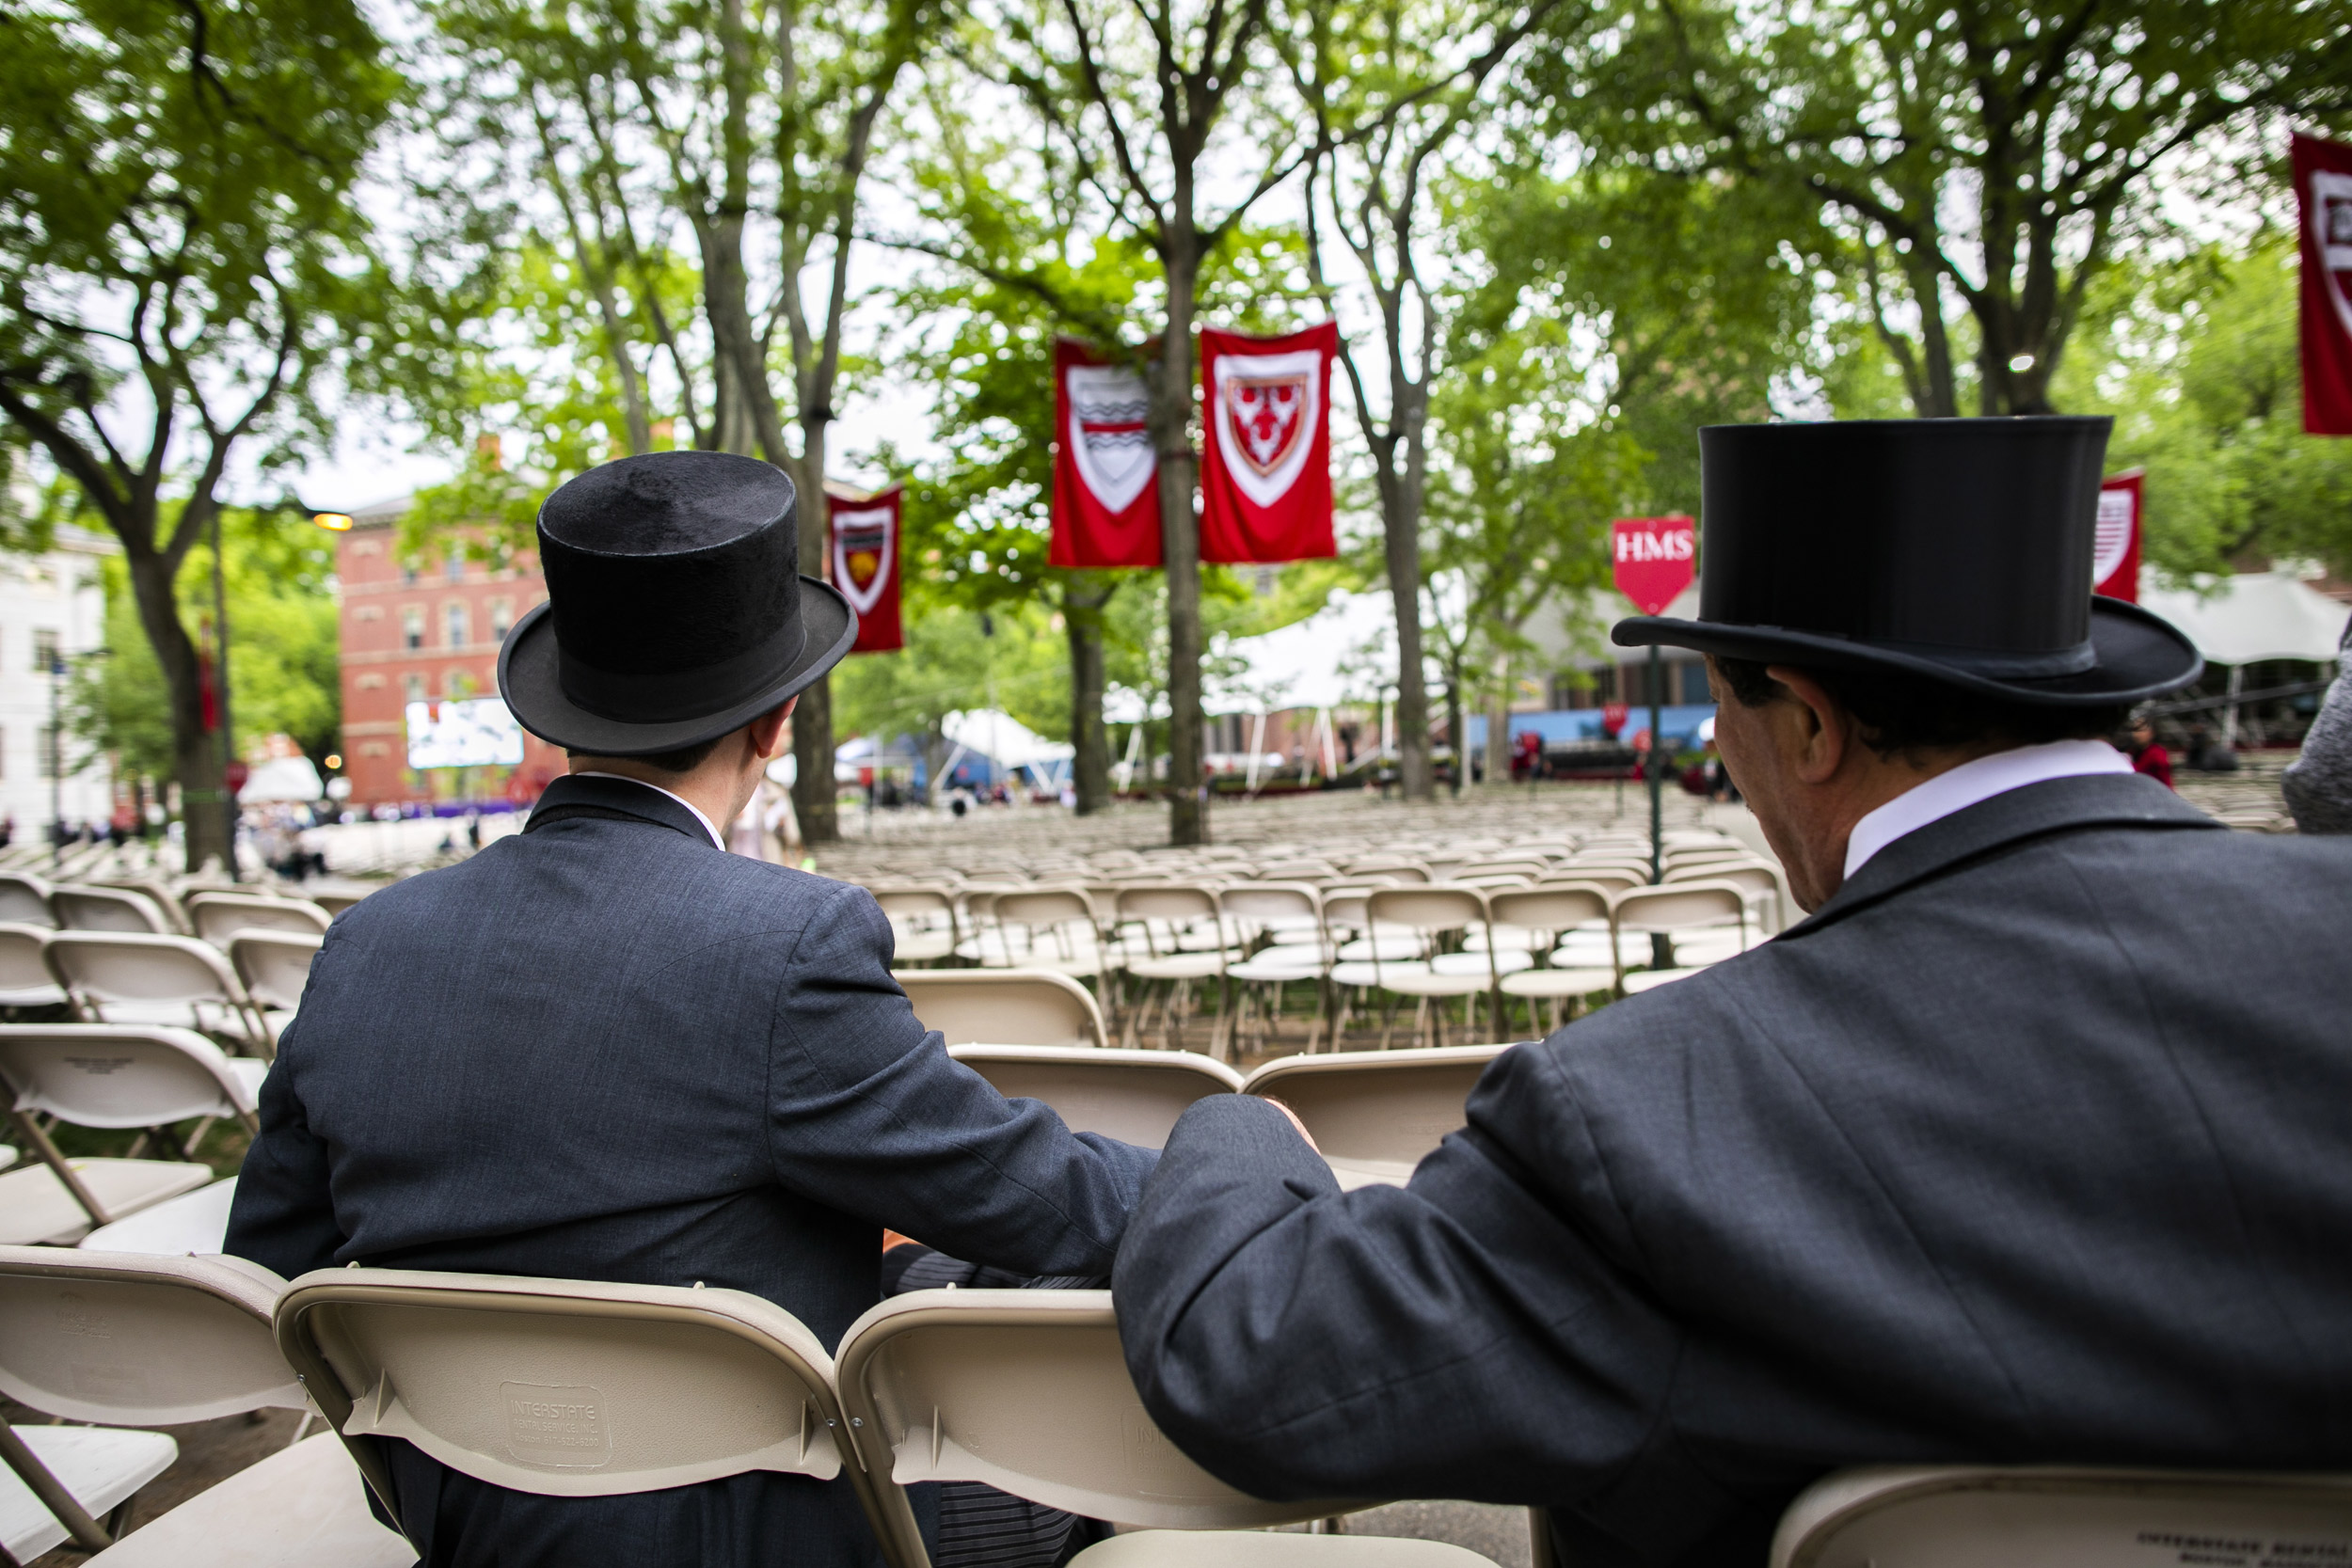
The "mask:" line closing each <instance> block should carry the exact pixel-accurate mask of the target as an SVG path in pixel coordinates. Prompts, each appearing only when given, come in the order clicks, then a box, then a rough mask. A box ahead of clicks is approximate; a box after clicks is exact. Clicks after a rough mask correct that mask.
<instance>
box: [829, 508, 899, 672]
mask: <svg viewBox="0 0 2352 1568" xmlns="http://www.w3.org/2000/svg"><path fill="white" fill-rule="evenodd" d="M905 496H906V490H905V487H904V486H902V485H898V484H894V485H892V486H891V487H890V488H889V489H887V490H882V491H879V492H877V493H876V494H874V495H871V496H867V497H866V498H864V499H850V497H848V496H845V495H840V494H837V493H835V492H833V491H831V490H828V491H827V492H826V499H827V500H828V501H829V502H830V503H831V509H832V523H833V559H832V560H831V561H830V562H827V564H828V565H829V566H830V567H831V569H832V573H833V585H834V587H835V588H838V589H840V590H841V595H842V597H844V598H846V599H848V600H849V601H850V609H851V610H856V611H857V641H855V642H853V643H851V644H850V652H851V653H853V654H886V653H889V652H890V651H891V650H892V649H894V648H903V647H905V646H906V645H907V640H906V637H905V635H904V634H903V633H902V632H901V631H900V630H899V626H898V505H899V502H900V501H901V500H903V499H905Z"/></svg>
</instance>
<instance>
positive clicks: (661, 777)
mask: <svg viewBox="0 0 2352 1568" xmlns="http://www.w3.org/2000/svg"><path fill="white" fill-rule="evenodd" d="M716 761H718V758H717V757H715V756H714V757H712V758H711V759H710V762H716ZM568 771H570V772H574V773H603V774H607V775H610V776H611V777H613V778H620V779H633V780H635V781H636V782H637V783H639V784H649V785H651V786H652V787H653V788H655V789H658V790H660V791H661V792H662V793H663V794H665V795H672V796H675V797H676V798H677V799H678V800H683V801H685V802H686V803H687V804H688V805H690V806H691V807H693V808H694V811H695V813H696V814H697V815H699V816H701V817H702V819H703V821H704V822H706V823H707V824H708V825H709V827H710V831H711V835H712V836H713V837H714V838H721V839H722V840H723V835H724V833H725V832H726V825H727V824H728V823H730V822H732V821H734V820H735V816H736V813H735V811H734V810H733V809H732V808H733V794H734V787H735V780H734V778H733V776H732V775H731V774H729V773H727V772H724V771H723V770H722V769H720V768H713V767H711V766H710V765H709V764H708V763H706V764H705V765H704V766H703V767H700V768H695V769H693V770H692V771H691V772H688V773H671V772H666V771H664V770H663V769H661V768H649V767H647V766H646V765H645V764H644V762H642V761H640V760H638V759H637V758H635V757H574V758H572V761H571V767H570V768H569V769H568Z"/></svg>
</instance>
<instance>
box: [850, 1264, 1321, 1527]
mask: <svg viewBox="0 0 2352 1568" xmlns="http://www.w3.org/2000/svg"><path fill="white" fill-rule="evenodd" d="M840 1387H841V1402H842V1407H843V1409H844V1410H845V1412H846V1413H847V1414H848V1415H849V1417H850V1420H851V1422H852V1425H851V1426H850V1440H851V1441H852V1442H854V1443H855V1444H856V1445H857V1447H858V1451H859V1452H860V1453H861V1454H862V1455H864V1456H865V1461H866V1465H865V1467H866V1470H867V1471H868V1472H869V1473H871V1474H873V1475H874V1476H876V1477H885V1476H886V1477H888V1478H889V1479H890V1480H891V1481H896V1482H897V1483H898V1486H896V1487H887V1488H884V1489H883V1490H882V1507H883V1509H884V1510H885V1513H886V1519H887V1528H885V1529H884V1531H883V1535H882V1541H883V1545H884V1549H885V1551H886V1552H888V1553H889V1555H890V1556H891V1557H892V1559H893V1560H894V1561H895V1562H896V1563H898V1564H899V1568H908V1565H911V1564H920V1563H922V1562H924V1560H925V1557H924V1552H923V1546H922V1542H921V1539H920V1537H919V1536H917V1535H916V1533H915V1529H914V1513H913V1511H912V1510H911V1509H910V1508H909V1507H908V1506H907V1501H906V1495H905V1493H904V1492H903V1491H901V1490H899V1488H901V1487H904V1486H906V1485H908V1484H910V1483H912V1482H914V1481H983V1482H985V1483H987V1484H988V1485H990V1486H993V1487H995V1488H997V1489H998V1490H1000V1491H1004V1492H1009V1493H1011V1494H1013V1495H1014V1496H1015V1497H1026V1498H1028V1499H1029V1500H1030V1501H1032V1502H1040V1503H1043V1504H1045V1505H1047V1506H1048V1507H1051V1508H1061V1509H1068V1510H1069V1511H1070V1512H1072V1513H1078V1514H1081V1515H1084V1516H1087V1517H1089V1518H1095V1519H1109V1520H1112V1521H1115V1522H1117V1523H1120V1524H1124V1525H1146V1526H1156V1527H1159V1528H1175V1529H1217V1528H1225V1529H1246V1528H1254V1527H1257V1526H1261V1525H1272V1524H1282V1523H1286V1522H1289V1521H1291V1520H1295V1519H1311V1518H1316V1517H1319V1516H1322V1515H1326V1514H1330V1513H1339V1512H1341V1511H1342V1509H1343V1508H1344V1507H1346V1506H1348V1505H1345V1504H1341V1503H1334V1502H1329V1501H1320V1502H1263V1501H1261V1500H1259V1499H1258V1498H1255V1497H1250V1496H1248V1494H1246V1493H1243V1492H1240V1491H1237V1490H1235V1489H1234V1488H1232V1487H1231V1486H1228V1485H1226V1484H1225V1483H1224V1482H1223V1481H1219V1480H1217V1479H1216V1477H1215V1476H1212V1475H1210V1474H1209V1473H1208V1472H1207V1471H1206V1470H1203V1469H1201V1468H1200V1466H1199V1465H1195V1464H1194V1463H1193V1462H1192V1461H1191V1460H1189V1459H1186V1458H1185V1457H1184V1454H1183V1453H1182V1452H1181V1451H1180V1450H1179V1449H1177V1447H1176V1445H1175V1444H1173V1443H1171V1442H1169V1441H1168V1437H1167V1435H1166V1434H1165V1433H1162V1432H1161V1431H1160V1429H1159V1427H1158V1426H1157V1425H1156V1424H1155V1423H1154V1422H1153V1421H1152V1418H1151V1416H1150V1415H1149V1414H1148V1413H1147V1412H1146V1411H1145V1410H1144V1408H1143V1402H1142V1401H1140V1400H1139V1399H1137V1398H1136V1388H1135V1384H1134V1383H1133V1382H1132V1381H1131V1380H1130V1379H1129V1377H1128V1375H1127V1363H1126V1360H1125V1358H1124V1357H1123V1356H1122V1355H1121V1354H1120V1347H1119V1321H1118V1319H1117V1318H1116V1317H1115V1316H1114V1315H1113V1313H1112V1310H1111V1293H1110V1292H1109V1291H909V1292H908V1293H907V1294H905V1295H902V1296H894V1297H893V1298H891V1299H890V1300H888V1301H885V1302H883V1303H882V1305H881V1306H879V1307H874V1308H873V1309H872V1310H871V1311H869V1312H867V1313H866V1315H865V1316H864V1317H862V1318H860V1319H859V1320H858V1321H857V1323H855V1324H853V1325H852V1326H851V1327H850V1332H849V1335H848V1336H847V1337H846V1338H844V1339H843V1340H842V1341H841V1361H840ZM1200 1560H1202V1561H1214V1560H1216V1559H1215V1558H1214V1557H1213V1556H1211V1557H1203V1558H1201V1559H1200Z"/></svg>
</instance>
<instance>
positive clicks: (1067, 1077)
mask: <svg viewBox="0 0 2352 1568" xmlns="http://www.w3.org/2000/svg"><path fill="white" fill-rule="evenodd" d="M947 1054H949V1055H950V1056H953V1057H954V1058H955V1059H956V1060H957V1061H959V1062H961V1063H962V1064H963V1065H964V1066H966V1067H968V1068H970V1069H972V1070H973V1071H975V1072H977V1073H978V1074H979V1075H980V1076H981V1077H983V1078H985V1079H987V1080H988V1081H989V1083H991V1084H992V1085H995V1088H996V1092H997V1093H999V1094H1001V1095H1003V1096H1004V1097H1005V1098H1007V1099H1008V1100H1010V1099H1015V1098H1019V1099H1024V1100H1039V1101H1044V1102H1045V1103H1046V1104H1048V1105H1050V1106H1052V1107H1053V1108H1054V1114H1055V1115H1056V1116H1058V1117H1061V1119H1062V1122H1063V1124H1064V1125H1065V1126H1067V1127H1068V1128H1069V1129H1070V1130H1071V1131H1072V1132H1100V1133H1102V1134H1104V1136H1105V1137H1112V1138H1117V1139H1119V1140H1120V1142H1121V1143H1131V1144H1136V1145H1139V1146H1141V1147H1143V1148H1160V1147H1161V1146H1162V1145H1164V1144H1166V1143H1167V1142H1168V1131H1169V1129H1171V1128H1173V1127H1174V1126H1175V1125H1176V1118H1177V1117H1181V1116H1183V1115H1184V1109H1185V1107H1187V1106H1189V1105H1190V1104H1191V1103H1192V1102H1193V1101H1196V1100H1200V1099H1203V1098H1205V1097H1206V1096H1209V1095H1213V1094H1233V1093H1237V1092H1238V1091H1239V1090H1240V1088H1241V1074H1240V1073H1238V1072H1235V1071H1234V1070H1233V1069H1232V1068H1229V1067H1227V1066H1226V1065H1225V1064H1224V1063H1223V1062H1219V1061H1216V1060H1213V1059H1212V1058H1210V1057H1207V1056H1203V1055H1200V1053H1197V1052H1191V1051H1123V1050H1104V1049H1103V1048H1101V1047H1098V1046H1085V1045H957V1046H950V1047H948V1050H947Z"/></svg>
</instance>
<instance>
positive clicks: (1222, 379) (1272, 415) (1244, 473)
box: [1200, 322, 1340, 562]
mask: <svg viewBox="0 0 2352 1568" xmlns="http://www.w3.org/2000/svg"><path fill="white" fill-rule="evenodd" d="M1339 347H1340V329H1339V326H1338V325H1337V324H1336V323H1333V322H1325V323H1324V324H1323V325H1320V326H1311V327H1308V328H1307V329H1306V330H1305V331H1303V332H1293V333H1289V334H1286V335H1285V336H1282V337H1279V338H1250V337H1245V336H1243V335H1242V334H1241V333H1238V332H1217V331H1214V330H1211V329H1210V328H1207V327H1203V328H1201V331H1200V389H1201V397H1202V403H1203V407H1202V409H1201V420H1200V423H1201V427H1202V431H1203V436H1204V439H1203V440H1202V442H1201V449H1200V559H1201V560H1203V561H1221V562H1278V561H1308V560H1316V559H1326V558H1328V557H1331V556H1334V555H1337V554H1338V553H1339V548H1338V546H1337V545H1336V544H1335V543H1334V542H1333V540H1332V537H1331V397H1330V390H1331V361H1332V359H1333V357H1334V356H1336V355H1337V354H1338V353H1339Z"/></svg>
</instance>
